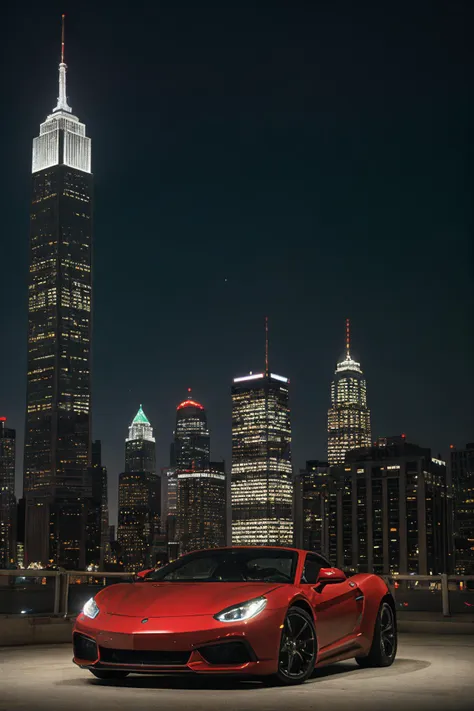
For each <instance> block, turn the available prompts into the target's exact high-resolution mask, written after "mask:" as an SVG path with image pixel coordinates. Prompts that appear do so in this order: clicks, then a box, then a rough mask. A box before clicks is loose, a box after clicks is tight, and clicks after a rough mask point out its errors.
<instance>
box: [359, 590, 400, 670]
mask: <svg viewBox="0 0 474 711" xmlns="http://www.w3.org/2000/svg"><path fill="white" fill-rule="evenodd" d="M396 654H397V625H396V623H395V614H394V612H393V608H392V606H391V605H390V604H389V603H388V602H382V604H381V605H380V608H379V612H378V615H377V619H376V621H375V630H374V638H373V640H372V646H371V648H370V652H369V653H368V654H367V656H365V657H356V662H357V664H358V665H359V666H360V667H389V666H390V665H391V664H393V661H394V659H395V656H396Z"/></svg>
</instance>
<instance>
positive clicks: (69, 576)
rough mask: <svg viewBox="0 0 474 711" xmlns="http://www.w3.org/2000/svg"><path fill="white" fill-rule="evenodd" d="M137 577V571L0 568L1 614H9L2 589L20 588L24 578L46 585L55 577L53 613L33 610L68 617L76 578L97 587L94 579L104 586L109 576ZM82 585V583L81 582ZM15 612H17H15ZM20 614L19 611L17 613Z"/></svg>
mask: <svg viewBox="0 0 474 711" xmlns="http://www.w3.org/2000/svg"><path fill="white" fill-rule="evenodd" d="M5 577H6V578H7V583H6V585H5V584H3V580H2V579H5ZM134 577H135V573H130V572H103V571H100V572H95V571H94V572H91V571H86V570H66V571H63V570H33V569H27V570H23V569H19V570H0V615H2V614H9V613H5V612H2V609H1V593H2V590H5V587H6V586H8V588H9V589H10V590H11V588H12V587H13V588H15V587H16V588H17V589H18V588H19V587H20V585H18V581H21V580H22V579H25V581H26V579H27V578H32V579H33V580H35V579H36V580H37V581H41V583H40V584H42V585H45V584H47V579H48V578H53V579H54V595H53V605H52V608H53V610H52V613H51V612H40V613H37V612H35V611H34V610H32V611H31V612H32V613H33V614H36V615H38V614H39V615H44V614H46V615H51V614H53V615H59V616H62V617H66V616H67V615H68V614H69V593H70V588H71V586H72V585H73V581H74V579H77V578H86V579H87V578H88V579H89V580H88V581H85V582H88V584H89V585H93V586H94V587H96V586H97V585H99V586H100V583H95V582H93V581H96V580H99V581H100V580H101V581H102V586H104V587H105V586H106V585H107V580H108V579H109V578H111V579H114V578H117V579H122V581H124V582H125V581H127V580H130V579H132V578H134ZM79 585H80V584H79ZM28 612H29V611H22V612H21V613H20V614H28ZM13 614H15V613H13ZM17 614H18V613H17ZM72 614H73V615H75V614H77V611H74V612H73V613H72Z"/></svg>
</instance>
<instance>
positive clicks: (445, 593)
mask: <svg viewBox="0 0 474 711" xmlns="http://www.w3.org/2000/svg"><path fill="white" fill-rule="evenodd" d="M441 599H442V603H443V617H450V612H449V590H448V576H447V573H442V574H441Z"/></svg>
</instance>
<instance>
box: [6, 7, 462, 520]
mask: <svg viewBox="0 0 474 711" xmlns="http://www.w3.org/2000/svg"><path fill="white" fill-rule="evenodd" d="M471 4H472V3H470V2H469V0H466V2H459V1H457V0H446V1H445V2H436V1H435V0H431V1H430V0H416V2H413V0H410V1H409V2H398V3H393V2H380V0H373V2H362V1H361V2H352V1H350V0H347V1H346V2H343V1H342V0H341V1H339V0H326V1H325V2H319V1H318V0H312V2H307V3H300V2H296V1H295V0H291V1H290V0H288V1H286V2H283V1H282V2H272V3H267V2H256V1H255V0H254V2H251V3H244V2H240V3H234V2H230V1H229V0H225V2H215V3H209V2H206V3H205V4H201V3H199V2H197V1H194V2H191V1H190V2H188V3H184V2H180V1H179V0H173V1H171V0H170V2H167V3H153V4H152V3H140V2H135V3H133V4H129V8H128V9H127V8H121V7H120V6H113V5H110V7H107V4H106V3H79V4H78V3H69V2H63V3H61V4H57V3H55V2H49V3H34V4H33V3H31V4H29V3H28V2H27V3H26V4H25V3H24V2H23V3H20V4H17V8H15V9H14V8H13V7H12V6H11V5H12V4H11V5H10V8H9V10H7V11H6V12H5V11H3V15H2V26H3V33H2V49H3V51H4V62H3V67H4V74H3V80H2V110H1V112H0V114H1V115H0V120H1V123H2V126H1V133H0V136H1V141H2V168H3V169H2V171H1V177H0V180H1V190H0V200H1V205H0V209H1V215H2V230H1V232H2V235H1V239H2V249H1V261H0V299H1V304H2V308H1V309H0V334H1V343H2V347H1V355H0V358H1V360H0V410H1V412H0V415H6V416H7V417H8V424H9V425H10V426H12V427H15V428H16V429H17V433H18V453H17V458H18V485H19V486H18V492H17V493H18V494H20V492H21V471H22V459H23V455H22V444H23V424H24V403H25V385H26V326H27V270H28V221H29V199H30V189H31V186H30V172H31V142H32V139H33V137H34V136H36V135H37V134H38V131H39V125H40V123H41V122H42V121H44V119H45V118H46V115H47V114H48V113H50V111H51V109H52V108H53V106H54V105H55V103H56V97H57V95H58V92H57V65H58V62H59V40H60V15H61V12H66V15H67V17H66V62H67V64H68V67H69V71H68V97H69V103H70V104H71V105H72V108H73V112H74V113H75V114H76V115H78V116H79V118H80V120H81V121H84V122H85V123H86V126H87V133H88V135H89V136H90V137H91V138H92V161H93V172H94V176H95V178H94V179H95V225H94V241H95V249H94V284H95V292H94V299H95V305H94V342H93V395H92V398H93V436H94V438H100V439H101V440H102V442H103V460H104V464H105V465H106V466H107V467H108V470H109V482H110V484H109V486H110V490H109V493H110V509H111V522H115V516H116V490H117V476H118V474H119V472H120V471H122V468H123V456H124V452H123V450H124V438H125V436H126V435H127V427H128V425H129V423H130V420H131V419H132V418H133V416H134V415H135V412H136V410H137V409H138V406H139V404H140V403H143V407H144V410H145V412H146V414H147V415H148V417H149V419H150V421H151V423H152V425H153V426H154V428H155V434H156V437H157V462H158V466H159V467H161V466H166V465H167V464H168V461H169V460H168V456H169V444H170V441H171V438H172V431H173V427H174V418H175V411H176V405H177V404H178V403H179V402H180V400H182V399H184V398H185V395H186V390H187V388H188V387H192V388H193V396H194V397H195V398H196V399H198V400H199V401H200V402H202V403H203V404H204V405H205V407H206V408H207V410H208V417H209V424H210V427H211V433H212V435H211V436H212V439H211V445H212V456H213V458H215V459H220V458H225V459H226V460H227V461H228V462H229V465H230V434H231V400H230V386H231V381H232V378H233V377H235V376H238V375H244V374H246V373H247V372H248V371H249V370H254V371H257V370H259V369H261V368H262V367H263V361H264V317H265V315H268V316H269V320H270V362H271V368H272V370H273V371H274V372H277V373H280V374H283V375H286V376H288V377H289V378H290V379H291V403H292V421H293V441H294V448H293V455H294V465H295V468H300V467H301V466H303V465H304V462H305V460H306V459H311V458H324V457H325V456H326V417H327V408H328V405H329V388H330V382H331V378H332V374H333V370H334V366H335V362H336V360H337V359H338V358H339V356H340V355H341V353H342V352H343V348H344V329H345V318H346V317H350V319H351V322H352V332H353V354H354V355H355V356H356V357H357V358H358V359H360V361H361V364H362V367H363V370H364V373H365V375H366V378H367V388H368V400H369V406H370V408H371V411H372V431H373V436H374V438H375V437H377V436H380V435H391V434H398V433H402V432H404V433H406V434H407V439H408V440H410V441H413V442H416V443H418V444H421V445H424V446H429V447H432V449H433V454H435V455H436V454H438V453H442V454H443V455H446V454H447V450H448V449H449V445H450V443H453V444H455V445H457V446H463V445H464V444H465V443H466V442H468V441H473V439H474V426H473V412H474V408H473V402H474V388H473V377H472V376H473V367H472V364H473V356H474V347H473V346H474V343H473V327H472V325H473V313H474V299H473V259H472V227H473V224H472V210H471V208H472V181H471V177H470V173H469V170H468V166H469V165H472V148H471V147H472V125H473V124H472V118H473V86H472V75H473V72H472V64H471V57H470V56H469V39H470V38H469V34H470V33H471V30H470V27H471V28H472V20H473V17H472V15H473V13H472V12H471V8H470V5H471ZM69 6H70V7H69ZM96 7H97V8H98V9H96Z"/></svg>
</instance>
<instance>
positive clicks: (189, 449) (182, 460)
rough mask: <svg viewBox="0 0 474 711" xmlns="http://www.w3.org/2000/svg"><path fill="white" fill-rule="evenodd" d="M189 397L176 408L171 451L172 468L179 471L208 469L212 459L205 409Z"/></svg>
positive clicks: (189, 391)
mask: <svg viewBox="0 0 474 711" xmlns="http://www.w3.org/2000/svg"><path fill="white" fill-rule="evenodd" d="M188 393H189V397H188V398H187V399H186V400H183V402H181V403H180V404H179V405H178V407H177V408H176V427H175V431H174V442H173V447H172V449H171V452H172V454H171V460H172V461H171V462H170V463H171V466H172V467H175V468H176V469H177V470H181V471H187V470H189V469H207V468H208V467H209V458H210V433H209V428H208V426H207V415H206V411H205V409H204V407H203V406H202V405H201V404H200V403H199V402H196V400H192V399H191V388H189V390H188Z"/></svg>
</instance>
